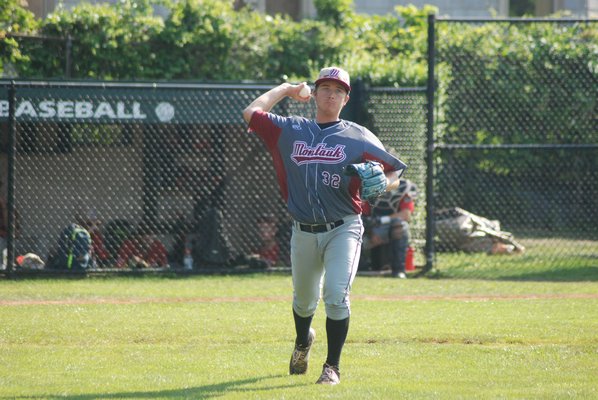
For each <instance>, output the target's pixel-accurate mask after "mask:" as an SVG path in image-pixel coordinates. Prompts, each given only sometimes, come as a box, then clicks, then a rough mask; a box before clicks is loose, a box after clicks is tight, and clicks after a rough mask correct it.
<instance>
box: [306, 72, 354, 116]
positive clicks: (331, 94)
mask: <svg viewBox="0 0 598 400" xmlns="http://www.w3.org/2000/svg"><path fill="white" fill-rule="evenodd" d="M314 98H315V101H316V106H317V111H318V120H320V119H326V120H331V121H336V120H337V119H338V117H339V115H340V113H341V110H342V109H343V107H344V106H345V104H347V102H348V101H349V94H348V93H347V91H346V90H345V88H344V87H343V86H342V85H341V84H339V83H336V82H333V81H326V82H322V83H321V84H319V85H318V87H317V88H316V91H315V92H314Z"/></svg>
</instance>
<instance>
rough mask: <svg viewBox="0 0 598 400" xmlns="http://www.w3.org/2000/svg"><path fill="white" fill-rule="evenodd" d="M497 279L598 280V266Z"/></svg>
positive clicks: (505, 276) (552, 270)
mask: <svg viewBox="0 0 598 400" xmlns="http://www.w3.org/2000/svg"><path fill="white" fill-rule="evenodd" d="M497 279H498V280H501V281H548V282H598V266H595V267H592V266H588V267H577V268H555V269H550V270H544V271H537V272H525V273H520V274H517V273H515V274H511V275H503V276H501V277H499V278H497Z"/></svg>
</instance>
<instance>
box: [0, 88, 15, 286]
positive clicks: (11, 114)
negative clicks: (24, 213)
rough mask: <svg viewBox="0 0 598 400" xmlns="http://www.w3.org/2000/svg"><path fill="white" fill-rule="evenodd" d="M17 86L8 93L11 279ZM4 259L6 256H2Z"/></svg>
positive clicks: (10, 266)
mask: <svg viewBox="0 0 598 400" xmlns="http://www.w3.org/2000/svg"><path fill="white" fill-rule="evenodd" d="M15 112H16V85H15V81H11V83H10V89H9V91H8V176H7V182H6V185H7V199H6V209H7V217H8V218H7V219H8V221H6V223H7V232H6V272H7V275H8V276H9V277H10V276H11V274H12V272H13V269H14V259H15V243H14V237H15V207H14V184H15V179H14V172H15V143H16V115H15ZM1 256H2V257H4V254H2V255H1Z"/></svg>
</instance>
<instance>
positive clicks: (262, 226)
mask: <svg viewBox="0 0 598 400" xmlns="http://www.w3.org/2000/svg"><path fill="white" fill-rule="evenodd" d="M257 226H258V235H259V238H260V247H259V248H258V250H257V255H258V256H259V258H260V260H263V261H265V262H266V264H267V265H268V266H269V267H271V266H273V265H275V264H276V263H277V262H278V257H279V253H280V249H279V245H278V236H277V233H278V226H277V222H276V217H275V216H274V215H273V214H264V215H262V216H260V218H259V219H258V221H257Z"/></svg>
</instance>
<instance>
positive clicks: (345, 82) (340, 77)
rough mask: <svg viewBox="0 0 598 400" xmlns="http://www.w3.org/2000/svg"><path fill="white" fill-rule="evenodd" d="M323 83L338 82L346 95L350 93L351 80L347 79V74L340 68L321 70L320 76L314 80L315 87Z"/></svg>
mask: <svg viewBox="0 0 598 400" xmlns="http://www.w3.org/2000/svg"><path fill="white" fill-rule="evenodd" d="M325 81H334V82H338V83H340V84H341V85H342V86H343V87H344V88H345V89H346V90H347V93H349V92H350V91H351V80H350V79H349V73H348V72H347V71H345V70H344V69H342V68H339V67H326V68H322V70H321V71H320V75H319V76H318V80H316V87H317V86H318V85H319V84H320V83H322V82H325Z"/></svg>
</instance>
